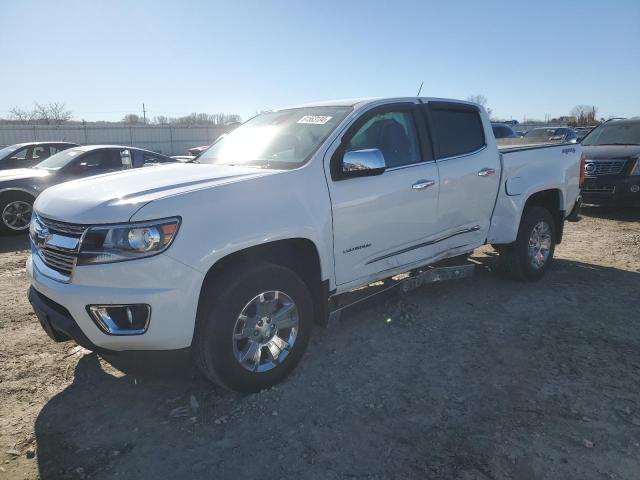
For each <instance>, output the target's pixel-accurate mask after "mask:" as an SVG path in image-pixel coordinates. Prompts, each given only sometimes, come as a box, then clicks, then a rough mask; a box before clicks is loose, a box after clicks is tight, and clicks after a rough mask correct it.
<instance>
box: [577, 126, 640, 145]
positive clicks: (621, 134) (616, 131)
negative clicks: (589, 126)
mask: <svg viewBox="0 0 640 480" xmlns="http://www.w3.org/2000/svg"><path fill="white" fill-rule="evenodd" d="M582 145H587V146H592V145H640V121H637V122H611V123H604V124H602V125H600V126H599V127H597V128H596V129H595V130H593V131H592V132H591V133H590V134H589V135H587V136H586V137H584V140H582Z"/></svg>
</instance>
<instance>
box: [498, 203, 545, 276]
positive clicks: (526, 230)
mask: <svg viewBox="0 0 640 480" xmlns="http://www.w3.org/2000/svg"><path fill="white" fill-rule="evenodd" d="M540 222H544V223H546V224H547V225H548V227H549V230H550V232H551V245H550V248H549V256H548V258H547V260H546V262H544V264H543V265H542V266H541V267H539V268H534V266H533V265H532V264H531V260H530V257H529V239H530V238H531V235H532V233H533V229H534V227H535V226H536V225H538V223H540ZM495 247H496V246H494V248H495ZM555 247H556V229H555V222H554V219H553V216H552V215H551V213H549V211H548V210H547V209H546V208H544V207H527V208H525V210H524V212H523V213H522V219H521V220H520V227H519V228H518V237H517V238H516V241H515V242H514V243H512V244H511V245H500V246H499V248H498V249H497V250H498V252H499V254H500V263H501V265H502V268H503V270H504V271H505V273H506V274H507V275H509V276H510V277H511V278H513V279H515V280H520V281H524V282H532V281H536V280H539V279H540V278H542V276H543V275H544V274H545V272H546V271H547V270H548V269H549V266H550V265H551V262H552V260H553V253H554V251H555Z"/></svg>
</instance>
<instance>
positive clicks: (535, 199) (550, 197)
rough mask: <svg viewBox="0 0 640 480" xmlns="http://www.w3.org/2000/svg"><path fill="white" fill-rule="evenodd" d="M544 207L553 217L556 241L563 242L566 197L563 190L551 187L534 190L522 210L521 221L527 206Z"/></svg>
mask: <svg viewBox="0 0 640 480" xmlns="http://www.w3.org/2000/svg"><path fill="white" fill-rule="evenodd" d="M530 206H532V207H533V206H535V207H543V208H545V209H546V210H547V211H548V212H549V213H550V214H551V216H552V217H553V220H554V227H555V233H556V243H561V242H562V235H563V232H564V213H565V212H564V197H563V196H562V190H560V189H559V188H549V189H546V190H539V191H537V192H533V193H531V194H530V195H529V197H527V200H526V201H525V203H524V206H523V208H522V212H520V221H522V213H524V210H525V209H526V208H527V207H530Z"/></svg>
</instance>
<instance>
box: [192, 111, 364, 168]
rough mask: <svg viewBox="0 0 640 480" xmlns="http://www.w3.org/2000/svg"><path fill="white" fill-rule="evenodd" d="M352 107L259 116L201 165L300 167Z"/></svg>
mask: <svg viewBox="0 0 640 480" xmlns="http://www.w3.org/2000/svg"><path fill="white" fill-rule="evenodd" d="M351 110H352V109H351V107H306V108H292V109H287V110H279V111H275V112H267V113H263V114H261V115H258V116H256V117H254V118H252V119H251V120H249V121H247V122H245V123H244V124H242V125H241V126H239V127H238V128H236V129H235V130H234V131H233V132H231V133H230V134H228V135H226V136H224V137H222V138H221V139H219V140H218V141H217V142H215V143H214V144H213V145H212V146H211V147H210V148H209V149H208V150H206V151H205V152H204V153H202V155H200V156H199V157H198V162H200V163H210V164H217V165H242V166H256V167H261V168H273V169H292V168H297V167H299V166H301V165H303V164H304V163H305V162H307V161H308V160H309V159H310V158H311V155H313V153H314V152H315V151H316V150H317V149H318V147H320V145H321V144H322V142H324V140H325V139H326V138H327V137H328V136H329V134H330V133H331V132H332V131H333V129H334V128H336V127H337V126H338V125H339V124H340V122H341V121H342V120H343V119H344V118H345V117H346V116H347V115H348V114H349V112H351Z"/></svg>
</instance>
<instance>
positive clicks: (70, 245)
mask: <svg viewBox="0 0 640 480" xmlns="http://www.w3.org/2000/svg"><path fill="white" fill-rule="evenodd" d="M198 160H199V163H191V164H173V165H165V166H161V167H158V168H153V169H138V170H128V171H126V172H119V173H109V174H105V175H99V176H97V177H93V178H87V179H82V180H74V181H71V182H67V183H64V184H60V185H56V186H53V187H51V188H48V189H47V190H45V191H44V192H43V193H42V194H41V195H40V196H39V197H38V198H37V200H36V202H35V205H34V213H33V219H32V222H31V225H30V237H31V246H32V255H31V256H30V258H29V260H28V263H27V271H28V273H29V275H30V279H31V288H30V290H29V298H30V301H31V303H32V305H33V308H34V310H35V312H36V314H37V317H38V319H39V320H40V323H41V324H42V326H43V328H44V329H45V330H46V332H47V333H48V334H49V335H50V336H51V337H52V338H53V339H54V340H57V341H63V340H69V339H73V340H75V341H76V342H77V343H78V344H80V345H82V346H84V347H86V348H88V349H90V350H93V351H96V352H98V353H100V354H102V355H103V356H106V357H107V358H110V357H111V358H118V357H119V358H126V357H130V358H135V359H136V360H135V361H143V358H145V357H146V358H147V359H148V358H153V357H154V356H156V357H157V356H164V358H166V356H174V357H179V356H188V358H191V359H192V360H193V361H194V362H195V363H196V364H197V366H198V367H199V368H200V370H201V371H202V372H203V373H204V375H205V376H206V377H208V378H209V379H211V380H212V381H215V382H217V383H219V384H221V385H222V386H224V387H227V388H230V389H234V390H239V391H257V390H260V389H261V388H265V387H268V386H270V385H273V384H275V383H276V382H278V381H280V380H282V379H283V378H284V377H285V376H286V375H287V374H288V373H289V372H291V370H292V369H293V368H294V367H295V366H296V365H297V363H298V362H299V361H300V359H301V357H302V354H303V352H304V350H305V347H306V346H307V343H308V341H309V335H310V333H311V327H312V324H313V323H314V322H316V323H320V324H322V323H325V322H326V321H327V318H328V317H329V314H330V311H331V305H332V301H333V300H334V299H335V298H339V297H340V295H342V294H348V293H349V292H352V291H354V290H356V289H359V288H360V287H363V286H366V285H369V284H370V283H372V282H375V281H378V280H381V279H388V278H390V277H392V276H394V275H398V274H400V273H403V272H404V273H407V272H409V274H411V272H415V271H417V270H418V269H420V268H423V267H428V266H429V265H433V264H434V263H436V262H438V261H440V260H443V259H447V258H450V257H455V256H460V255H463V254H468V253H470V252H472V251H473V250H474V249H476V248H478V247H480V246H481V245H483V244H486V243H490V244H492V245H494V246H495V247H496V249H497V250H498V252H499V254H500V256H501V257H502V259H503V261H504V264H505V266H506V268H507V271H508V272H510V273H511V275H513V276H514V277H515V278H517V279H520V280H535V279H538V278H540V277H541V276H542V275H543V274H544V272H545V271H546V270H547V269H548V268H549V265H550V263H551V260H552V257H553V253H554V248H555V245H556V244H557V243H559V242H560V241H561V239H562V232H563V225H564V221H565V219H566V218H567V217H569V216H570V214H571V215H572V214H573V213H572V212H575V210H576V208H577V207H578V206H579V189H580V186H579V183H580V177H581V168H580V160H581V150H580V145H575V144H572V145H568V144H567V145H558V144H555V145H552V146H540V145H525V146H518V147H515V146H513V145H510V146H509V147H507V148H505V149H504V150H502V151H499V150H498V148H497V147H496V143H495V139H494V136H493V133H492V130H491V122H490V120H489V117H488V116H487V114H486V112H485V111H484V110H483V108H482V107H480V106H478V105H476V104H473V103H469V102H462V101H454V100H443V99H432V98H388V99H365V100H344V101H333V102H325V103H316V104H308V105H303V106H298V107H291V108H284V109H280V110H275V111H272V112H267V113H264V114H261V115H258V116H256V117H254V118H252V119H251V120H249V121H247V122H246V123H244V124H243V125H242V126H240V127H239V128H237V129H236V130H234V131H233V132H232V133H230V134H229V135H227V136H225V137H223V138H221V139H219V140H218V141H217V142H215V143H214V144H213V145H212V146H211V147H210V148H209V149H208V150H206V151H205V152H204V153H203V154H202V155H201V156H200V157H199V158H198Z"/></svg>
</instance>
